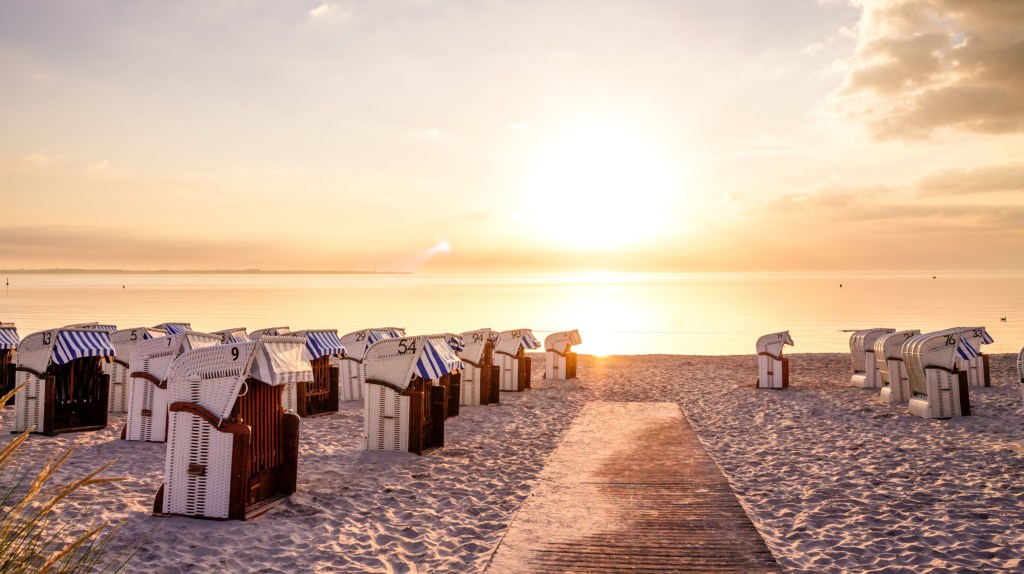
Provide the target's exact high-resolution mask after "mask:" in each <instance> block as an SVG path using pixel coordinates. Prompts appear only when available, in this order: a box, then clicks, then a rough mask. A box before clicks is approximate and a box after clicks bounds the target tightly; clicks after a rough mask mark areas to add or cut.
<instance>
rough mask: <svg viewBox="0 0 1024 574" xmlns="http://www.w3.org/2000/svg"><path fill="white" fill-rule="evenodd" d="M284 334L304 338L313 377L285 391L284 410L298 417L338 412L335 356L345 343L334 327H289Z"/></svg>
mask: <svg viewBox="0 0 1024 574" xmlns="http://www.w3.org/2000/svg"><path fill="white" fill-rule="evenodd" d="M286 336H289V337H297V338H301V339H304V340H305V342H306V357H307V360H308V361H309V365H310V368H312V370H313V378H312V379H310V380H308V381H300V382H298V383H296V384H295V385H294V386H293V389H294V390H293V392H289V393H286V394H285V406H284V408H285V410H286V411H291V412H294V413H297V414H298V415H299V416H300V417H303V418H305V417H314V416H318V415H327V414H331V413H336V412H338V367H337V366H336V365H335V364H334V361H335V360H336V358H337V357H344V356H345V345H343V344H342V343H341V339H339V338H338V332H337V331H335V330H334V329H308V330H303V331H293V332H291V333H288V334H287V335H286Z"/></svg>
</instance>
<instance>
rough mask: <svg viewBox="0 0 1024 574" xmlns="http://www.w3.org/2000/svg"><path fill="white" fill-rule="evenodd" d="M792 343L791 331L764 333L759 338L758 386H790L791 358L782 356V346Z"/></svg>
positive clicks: (776, 387)
mask: <svg viewBox="0 0 1024 574" xmlns="http://www.w3.org/2000/svg"><path fill="white" fill-rule="evenodd" d="M792 344H793V339H792V338H791V337H790V336H789V331H782V332H781V333H771V334H768V335H763V336H762V337H760V338H759V339H758V340H757V383H756V384H755V385H754V386H755V387H756V388H759V389H786V388H789V359H788V358H786V357H783V356H782V347H783V346H784V345H792Z"/></svg>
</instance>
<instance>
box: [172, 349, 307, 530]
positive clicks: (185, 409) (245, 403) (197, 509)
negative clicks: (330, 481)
mask: <svg viewBox="0 0 1024 574" xmlns="http://www.w3.org/2000/svg"><path fill="white" fill-rule="evenodd" d="M304 347H305V345H304V343H303V341H302V340H301V339H299V338H296V337H273V336H264V337H262V338H261V339H260V340H259V341H254V342H249V343H238V344H234V345H216V346H212V347H205V348H202V349H195V350H192V351H188V352H186V353H184V354H183V355H181V356H180V357H178V358H177V359H176V360H175V361H174V363H173V364H172V365H171V369H170V372H169V373H168V378H167V393H168V400H169V402H170V405H169V411H170V414H169V417H170V424H169V426H168V433H169V436H168V439H167V455H166V461H165V465H164V484H163V486H161V487H160V491H159V492H158V493H157V496H156V500H155V501H154V505H153V512H154V514H180V515H184V516H193V517H202V518H216V519H238V520H245V519H248V518H252V517H254V516H257V515H259V514H261V513H263V512H265V511H266V510H268V509H269V508H270V506H271V505H272V504H273V503H275V502H278V501H280V500H282V499H283V498H284V497H286V496H287V495H289V494H291V493H292V492H294V491H295V485H296V481H297V468H298V443H299V417H298V416H297V415H295V414H292V413H285V412H284V409H283V407H282V392H283V391H284V390H285V389H286V388H287V387H288V386H289V385H294V384H295V383H297V382H299V381H306V380H309V379H310V378H311V377H312V372H311V371H310V367H309V361H307V360H306V359H305V356H304Z"/></svg>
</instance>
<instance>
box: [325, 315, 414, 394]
mask: <svg viewBox="0 0 1024 574" xmlns="http://www.w3.org/2000/svg"><path fill="white" fill-rule="evenodd" d="M404 336H405V329H402V328H400V327H380V328H376V329H363V330H362V331H353V332H351V333H348V334H346V335H344V336H343V337H341V343H342V344H343V345H345V356H344V357H337V358H335V359H334V365H335V366H336V367H338V379H339V383H338V400H341V401H361V400H363V399H364V398H365V397H366V373H365V371H364V369H363V358H364V357H365V356H366V350H367V349H369V348H370V345H373V344H374V343H376V342H377V341H383V340H385V339H396V338H398V337H404Z"/></svg>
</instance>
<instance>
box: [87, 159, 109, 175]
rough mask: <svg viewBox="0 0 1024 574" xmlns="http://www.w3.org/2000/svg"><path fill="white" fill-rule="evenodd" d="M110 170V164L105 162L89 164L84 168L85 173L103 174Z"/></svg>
mask: <svg viewBox="0 0 1024 574" xmlns="http://www.w3.org/2000/svg"><path fill="white" fill-rule="evenodd" d="M109 169H110V162H109V161H107V160H103V161H97V162H93V163H90V164H89V165H88V167H86V168H85V173H93V174H95V173H103V172H105V171H107V170H109Z"/></svg>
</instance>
